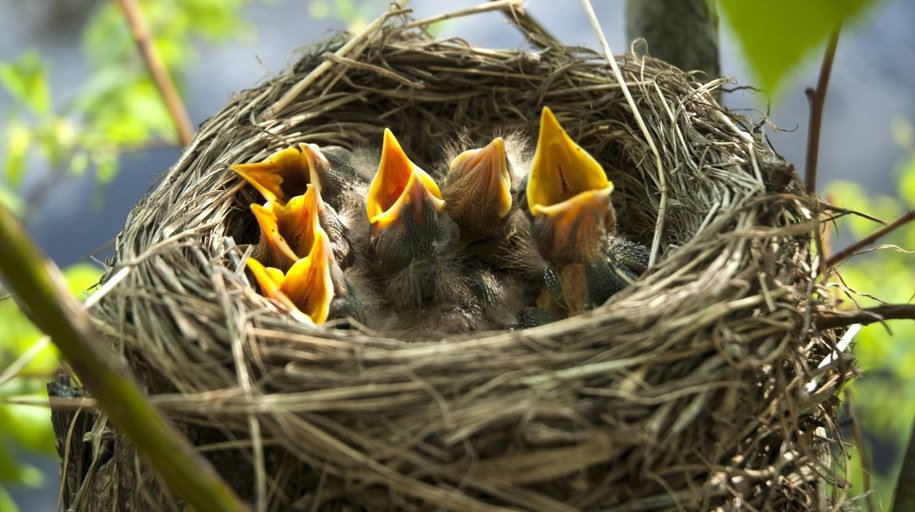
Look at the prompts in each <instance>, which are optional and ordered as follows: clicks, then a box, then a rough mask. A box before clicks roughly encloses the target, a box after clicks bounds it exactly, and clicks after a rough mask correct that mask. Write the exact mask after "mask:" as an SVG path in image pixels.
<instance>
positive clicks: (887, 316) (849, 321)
mask: <svg viewBox="0 0 915 512" xmlns="http://www.w3.org/2000/svg"><path fill="white" fill-rule="evenodd" d="M816 316H817V319H816V324H817V327H818V328H820V329H833V328H835V327H846V326H849V325H853V324H861V325H870V324H873V323H876V322H882V321H884V320H904V319H908V320H915V304H884V305H882V306H875V307H872V308H862V309H853V310H850V311H828V312H819V313H817V315H816Z"/></svg>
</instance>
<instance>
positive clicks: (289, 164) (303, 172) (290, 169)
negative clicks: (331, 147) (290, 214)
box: [230, 144, 311, 204]
mask: <svg viewBox="0 0 915 512" xmlns="http://www.w3.org/2000/svg"><path fill="white" fill-rule="evenodd" d="M303 145H304V144H303ZM230 168H231V169H232V170H233V171H234V172H235V174H238V175H239V176H241V177H242V178H243V179H244V180H245V181H247V182H248V183H250V184H251V185H252V186H253V187H254V188H256V189H257V191H258V192H260V193H261V195H262V196H264V199H266V200H267V201H275V202H277V203H280V204H285V203H286V201H287V200H288V199H289V198H291V197H295V196H297V195H300V194H302V193H304V192H305V186H306V185H308V183H311V176H310V173H309V166H308V163H307V161H305V160H304V159H303V157H302V150H301V149H300V148H286V149H284V150H281V151H277V152H276V153H274V154H272V155H270V156H269V157H268V158H267V159H266V160H264V161H263V162H258V163H253V164H235V165H233V166H231V167H230Z"/></svg>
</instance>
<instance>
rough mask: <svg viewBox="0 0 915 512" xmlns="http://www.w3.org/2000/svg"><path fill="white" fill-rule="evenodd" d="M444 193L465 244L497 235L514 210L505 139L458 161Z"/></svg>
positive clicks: (446, 207)
mask: <svg viewBox="0 0 915 512" xmlns="http://www.w3.org/2000/svg"><path fill="white" fill-rule="evenodd" d="M442 193H443V196H444V199H445V211H447V212H448V215H449V216H451V218H452V219H454V221H455V222H457V224H458V226H459V227H460V228H461V237H462V238H464V239H465V241H473V240H481V239H484V238H488V237H490V236H493V235H494V234H495V233H496V232H498V229H499V225H500V222H501V221H502V219H504V218H505V216H506V215H508V212H509V211H511V207H512V194H511V175H510V174H509V171H508V159H507V157H506V154H505V141H504V140H503V139H502V137H496V138H495V139H493V141H492V142H490V143H489V144H488V145H486V146H485V147H483V148H480V149H471V150H469V151H465V152H463V153H461V154H460V155H458V156H457V157H455V158H454V160H452V161H451V171H450V173H449V174H448V178H447V179H446V180H445V186H444V188H443V190H442Z"/></svg>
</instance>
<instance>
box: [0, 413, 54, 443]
mask: <svg viewBox="0 0 915 512" xmlns="http://www.w3.org/2000/svg"><path fill="white" fill-rule="evenodd" d="M2 407H5V408H7V409H8V410H9V413H10V417H11V419H12V421H11V422H10V424H9V433H10V435H11V436H12V438H13V439H14V440H15V442H16V444H17V445H18V446H21V447H25V448H28V449H29V450H32V451H35V452H41V453H48V454H51V453H54V429H53V428H52V427H51V412H50V411H49V410H48V408H47V407H36V406H32V405H17V404H10V405H3V406H2Z"/></svg>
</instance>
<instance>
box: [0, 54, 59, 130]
mask: <svg viewBox="0 0 915 512" xmlns="http://www.w3.org/2000/svg"><path fill="white" fill-rule="evenodd" d="M47 75H48V73H47V66H45V63H44V61H43V60H42V59H41V55H39V54H38V52H37V51H35V50H30V51H28V52H26V53H24V54H23V55H22V57H19V59H18V60H14V61H12V62H10V63H8V64H7V63H2V64H0V83H2V84H3V86H4V87H5V88H6V90H7V91H9V93H10V94H11V95H12V96H13V98H14V99H15V100H16V101H18V102H19V103H22V104H23V105H25V106H26V107H28V108H29V109H30V110H31V111H32V112H33V113H35V114H36V115H39V116H44V115H47V114H48V113H49V112H50V111H51V88H50V86H49V85H48V76H47Z"/></svg>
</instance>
